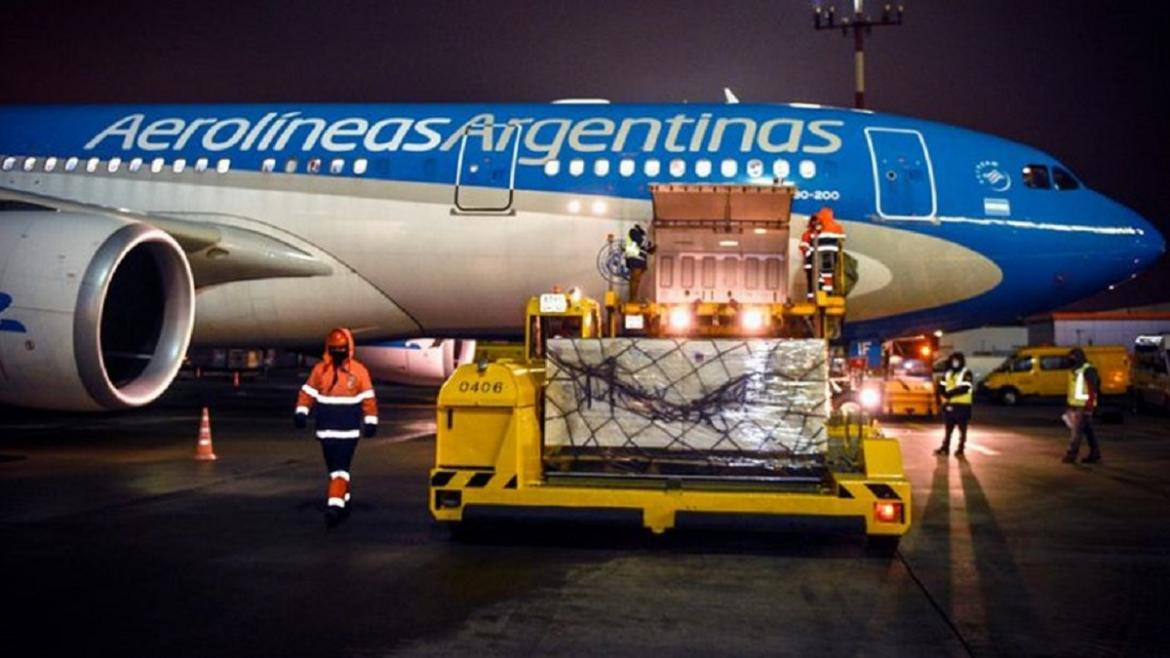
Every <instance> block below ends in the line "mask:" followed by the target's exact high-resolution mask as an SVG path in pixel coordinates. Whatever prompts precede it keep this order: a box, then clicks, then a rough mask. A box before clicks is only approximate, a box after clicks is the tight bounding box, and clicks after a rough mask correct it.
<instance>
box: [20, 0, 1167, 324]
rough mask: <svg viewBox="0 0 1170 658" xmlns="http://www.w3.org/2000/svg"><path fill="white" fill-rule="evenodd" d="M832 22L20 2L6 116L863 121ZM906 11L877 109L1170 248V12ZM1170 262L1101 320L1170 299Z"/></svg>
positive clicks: (513, 10) (589, 9) (872, 55)
mask: <svg viewBox="0 0 1170 658" xmlns="http://www.w3.org/2000/svg"><path fill="white" fill-rule="evenodd" d="M812 4H813V3H812V2H811V1H810V0H727V1H725V2H713V1H712V2H700V1H678V0H675V1H673V2H668V1H665V0H628V1H624V2H618V1H613V0H593V1H591V2H557V1H556V0H544V1H537V0H527V1H522V0H495V1H483V2H454V1H432V2H391V1H389V0H383V1H362V2H353V1H351V2H346V1H334V2H324V1H322V2H306V1H302V0H283V1H280V2H245V1H242V0H240V1H236V2H224V1H222V0H209V1H204V2H185V3H167V2H157V1H151V2H147V1H143V0H127V1H124V2H119V3H103V2H93V3H86V4H81V3H58V2H43V1H41V2H32V1H29V2H25V1H13V0H6V1H3V2H0V103H136V102H268V101H286V102H543V101H547V100H551V99H555V98H565V97H600V98H608V99H610V100H612V101H614V102H676V101H684V100H685V101H695V102H698V101H715V102H718V101H721V100H722V88H723V87H725V86H726V87H730V88H732V89H733V90H734V91H735V93H736V94H737V95H738V96H739V98H740V99H741V100H742V101H744V102H789V101H803V102H810V103H821V104H826V105H838V106H845V107H848V106H850V105H851V104H852V102H853V56H852V45H851V40H850V39H846V38H844V37H842V36H841V34H840V32H815V31H813V29H812ZM821 4H824V5H825V6H828V5H829V4H833V2H832V1H831V0H822V2H821ZM905 4H906V24H905V25H903V26H901V27H897V28H881V29H878V30H875V31H874V33H873V34H872V35H871V39H870V41H869V42H868V47H867V61H866V64H867V81H866V82H867V103H868V105H869V107H870V108H872V109H874V110H878V111H883V112H893V113H898V114H905V115H909V116H914V117H919V118H923V119H931V120H936V121H942V122H944V123H950V124H956V125H961V126H965V127H969V128H973V129H975V130H979V131H983V132H988V133H993V134H996V135H1000V136H1003V137H1006V138H1008V139H1012V140H1016V141H1020V142H1024V143H1027V144H1030V145H1033V146H1036V147H1039V148H1041V149H1043V150H1045V151H1048V152H1049V153H1051V154H1053V155H1054V156H1055V157H1056V158H1057V159H1059V160H1061V161H1062V162H1064V163H1065V164H1066V165H1068V166H1070V167H1071V168H1072V169H1073V171H1074V172H1076V173H1077V174H1078V175H1079V176H1080V177H1081V178H1082V179H1083V180H1084V181H1085V182H1086V183H1087V184H1088V185H1089V186H1090V187H1092V188H1094V189H1097V190H1099V191H1101V192H1103V193H1105V194H1107V195H1109V196H1111V197H1113V198H1115V199H1117V200H1119V201H1121V202H1122V203H1125V204H1126V205H1128V206H1130V207H1132V208H1134V209H1135V210H1137V211H1138V212H1140V213H1142V214H1143V215H1144V216H1145V217H1146V218H1147V219H1149V220H1150V221H1152V222H1154V223H1155V224H1156V225H1158V226H1159V227H1161V228H1162V230H1163V232H1164V233H1166V234H1170V195H1167V194H1166V193H1165V190H1167V189H1170V118H1167V111H1166V107H1167V104H1166V101H1162V100H1160V96H1161V95H1162V94H1163V93H1164V92H1165V91H1166V90H1165V88H1166V86H1167V83H1168V82H1170V74H1168V73H1167V66H1166V62H1170V36H1168V35H1167V28H1168V27H1170V6H1168V3H1163V2H1133V3H1121V2H1108V1H1102V0H1097V1H1095V2H1068V1H1057V0H1053V1H1042V2H1041V1H1034V2H1028V1H1024V0H1015V1H1009V0H999V1H989V0H981V1H975V0H931V1H927V0H920V1H918V2H913V1H910V2H907V3H905ZM851 5H852V3H851V2H847V1H846V0H836V6H837V7H838V11H839V12H841V11H843V10H846V9H847V8H848V7H850V6H851ZM866 5H867V8H868V10H869V11H870V12H876V11H877V10H878V8H879V7H880V4H879V3H875V2H867V3H866ZM1168 260H1170V259H1166V258H1163V261H1162V263H1161V264H1160V265H1159V266H1158V267H1157V268H1156V269H1155V271H1154V272H1152V273H1149V274H1147V275H1145V276H1143V277H1140V278H1139V279H1138V280H1136V281H1135V282H1133V283H1131V284H1129V285H1126V286H1123V287H1122V288H1120V289H1119V290H1118V291H1116V292H1114V293H1113V294H1111V295H1109V296H1107V297H1105V298H1104V299H1101V298H1100V297H1099V298H1097V299H1094V300H1092V301H1091V302H1090V305H1091V306H1093V307H1103V306H1113V305H1118V304H1139V303H1153V302H1159V301H1170V285H1168V284H1170V262H1168Z"/></svg>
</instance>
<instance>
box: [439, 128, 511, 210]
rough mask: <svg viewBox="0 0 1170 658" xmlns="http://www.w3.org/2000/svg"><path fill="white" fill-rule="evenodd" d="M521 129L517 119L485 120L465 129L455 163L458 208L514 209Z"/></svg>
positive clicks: (456, 205)
mask: <svg viewBox="0 0 1170 658" xmlns="http://www.w3.org/2000/svg"><path fill="white" fill-rule="evenodd" d="M521 130H522V126H520V125H518V124H513V123H494V124H493V123H481V124H473V125H470V126H468V127H467V128H466V129H465V130H464V131H463V135H462V136H461V137H460V139H459V158H458V160H457V161H456V165H455V166H456V171H455V210H456V211H457V212H464V213H492V214H495V213H510V212H511V211H512V201H513V197H514V195H515V190H516V157H517V154H518V151H519V148H520V131H521Z"/></svg>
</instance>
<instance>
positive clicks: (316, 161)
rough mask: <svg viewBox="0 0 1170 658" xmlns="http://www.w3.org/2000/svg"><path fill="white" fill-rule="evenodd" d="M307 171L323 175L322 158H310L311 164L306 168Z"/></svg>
mask: <svg viewBox="0 0 1170 658" xmlns="http://www.w3.org/2000/svg"><path fill="white" fill-rule="evenodd" d="M305 171H308V172H309V173H310V174H319V173H321V158H309V164H308V166H306V167H305Z"/></svg>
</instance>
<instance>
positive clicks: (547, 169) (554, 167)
mask: <svg viewBox="0 0 1170 658" xmlns="http://www.w3.org/2000/svg"><path fill="white" fill-rule="evenodd" d="M559 173H561V161H560V160H549V161H548V162H546V163H544V175H545V176H556V175H557V174H559Z"/></svg>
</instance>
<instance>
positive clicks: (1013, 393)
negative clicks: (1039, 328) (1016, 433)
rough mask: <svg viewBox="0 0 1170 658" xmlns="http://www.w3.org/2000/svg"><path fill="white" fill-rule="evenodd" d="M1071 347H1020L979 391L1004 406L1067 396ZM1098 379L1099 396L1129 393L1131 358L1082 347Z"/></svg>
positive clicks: (1119, 350)
mask: <svg viewBox="0 0 1170 658" xmlns="http://www.w3.org/2000/svg"><path fill="white" fill-rule="evenodd" d="M1072 349H1073V348H1072V347H1051V346H1050V347H1022V348H1020V349H1018V350H1016V353H1015V354H1013V355H1012V356H1010V357H1009V358H1008V359H1007V360H1006V361H1004V362H1003V365H1001V366H1000V367H998V368H996V369H995V370H993V371H992V372H991V373H990V374H989V375H987V378H986V379H984V380H983V384H982V385H981V386H980V390H981V391H982V392H984V393H986V394H989V395H990V396H991V397H993V398H994V399H996V400H999V401H1000V402H1002V403H1003V404H1006V405H1013V404H1016V403H1018V402H1019V401H1020V400H1021V398H1024V397H1033V396H1035V397H1064V396H1065V395H1066V394H1067V392H1068V373H1069V367H1070V363H1069V360H1068V353H1069V351H1070V350H1072ZM1081 349H1082V350H1084V352H1085V356H1086V357H1087V358H1088V359H1089V363H1091V364H1093V367H1095V368H1096V369H1097V373H1098V374H1099V375H1100V376H1101V394H1102V395H1103V396H1106V395H1125V394H1126V393H1127V391H1128V389H1129V380H1130V357H1129V353H1128V352H1126V350H1125V348H1124V347H1121V346H1120V345H1099V346H1094V345H1089V346H1082V347H1081Z"/></svg>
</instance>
